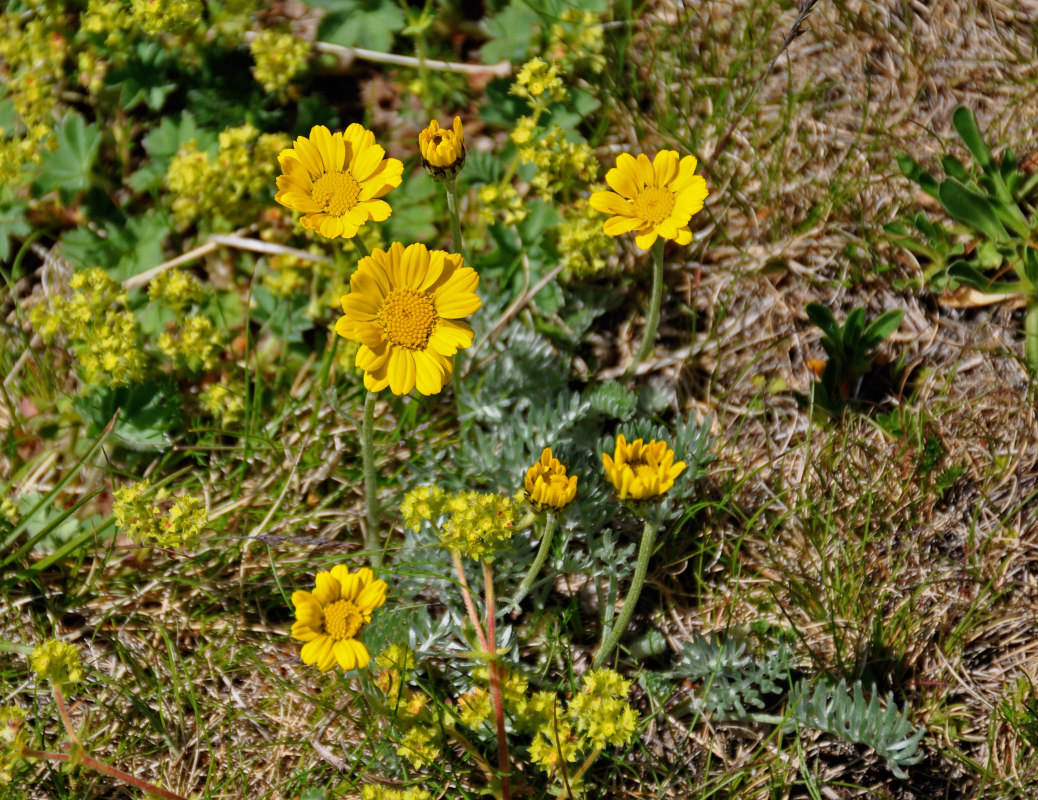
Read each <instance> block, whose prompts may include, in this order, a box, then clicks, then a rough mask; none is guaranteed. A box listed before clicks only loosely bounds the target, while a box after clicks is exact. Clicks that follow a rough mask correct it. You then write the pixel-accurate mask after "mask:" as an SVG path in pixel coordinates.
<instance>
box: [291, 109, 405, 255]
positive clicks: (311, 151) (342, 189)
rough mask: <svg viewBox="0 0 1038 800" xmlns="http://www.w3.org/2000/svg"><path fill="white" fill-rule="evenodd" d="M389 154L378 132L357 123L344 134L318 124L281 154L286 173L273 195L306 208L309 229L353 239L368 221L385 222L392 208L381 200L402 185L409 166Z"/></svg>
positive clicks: (295, 207) (327, 234)
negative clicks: (378, 140) (377, 137)
mask: <svg viewBox="0 0 1038 800" xmlns="http://www.w3.org/2000/svg"><path fill="white" fill-rule="evenodd" d="M385 154H386V151H385V150H384V149H382V147H381V146H380V145H377V144H375V134H373V133H372V132H371V131H369V130H366V129H365V128H364V127H363V126H361V125H358V124H357V123H353V124H352V125H350V126H349V127H348V128H347V129H346V132H345V133H340V132H338V131H337V132H336V133H331V132H330V131H329V130H328V129H327V128H326V127H324V125H315V126H314V127H313V128H311V129H310V136H309V137H306V136H300V137H299V138H298V139H296V141H295V146H294V147H290V148H289V149H287V150H282V151H281V154H280V155H279V156H278V162H279V163H280V164H281V170H282V172H283V173H284V174H283V175H281V176H280V177H279V178H278V179H277V183H278V193H277V194H276V195H275V196H274V199H275V200H276V201H277V202H279V203H280V204H281V205H283V206H285V207H286V208H293V209H295V210H296V211H302V212H303V218H302V220H301V222H302V224H303V227H304V228H309V229H310V230H312V231H317V232H318V233H320V234H321V235H322V236H326V237H328V238H329V239H334V238H335V237H337V236H341V237H342V238H344V239H351V238H353V237H354V236H356V235H357V231H358V230H359V229H360V226H361V225H363V224H364V223H365V222H368V221H369V220H374V221H375V222H382V221H383V220H386V219H389V215H390V214H391V213H392V212H393V209H392V208H390V206H389V203H387V202H386V201H385V200H379V199H378V198H380V197H382V196H383V195H385V194H388V193H389V192H390V190H392V189H394V188H396V187H397V186H399V185H400V181H401V180H402V175H403V171H404V165H403V163H401V162H400V161H399V160H397V159H395V158H384V156H385Z"/></svg>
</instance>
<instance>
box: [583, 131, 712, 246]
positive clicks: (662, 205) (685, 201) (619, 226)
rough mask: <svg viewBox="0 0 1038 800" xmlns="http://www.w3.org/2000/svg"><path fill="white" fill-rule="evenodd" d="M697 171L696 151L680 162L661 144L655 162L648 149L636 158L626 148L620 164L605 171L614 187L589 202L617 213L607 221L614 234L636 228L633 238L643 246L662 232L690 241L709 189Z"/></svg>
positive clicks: (610, 212) (673, 151)
mask: <svg viewBox="0 0 1038 800" xmlns="http://www.w3.org/2000/svg"><path fill="white" fill-rule="evenodd" d="M695 171H696V157H695V156H685V157H684V158H682V159H681V161H680V162H679V161H678V153H677V151H676V150H661V151H660V152H659V153H657V154H656V158H655V159H653V161H652V162H651V163H650V162H649V157H648V156H646V155H645V154H644V153H642V154H639V156H638V158H637V159H636V158H635V157H634V156H632V155H630V154H629V153H621V154H620V155H619V156H617V158H616V167H614V168H613V169H611V170H609V172H607V173H606V183H608V184H609V185H610V186H611V187H612V188H613V189H614V190H615V191H613V192H594V193H593V194H592V195H591V198H590V201H589V202H590V205H591V207H592V208H594V209H595V210H596V211H602V212H604V213H606V214H615V215H616V216H614V217H610V218H609V219H607V220H606V222H605V225H604V226H603V230H604V231H605V232H606V233H608V234H609V235H610V236H620V235H621V234H624V233H627V232H628V231H635V239H634V243H635V244H637V245H638V246H639V247H640V248H642V249H643V250H647V249H648V248H649V247H651V246H652V244H653V242H655V241H656V237H657V236H662V237H663V238H664V239H673V240H674V241H676V242H677V243H678V244H688V243H689V242H691V241H692V232H691V231H690V230H689V229H688V221H689V220H690V219H691V218H692V215H693V214H695V213H696V212H698V211H699V210H700V209H701V208H702V207H703V201H704V200H705V199H706V196H707V194H709V193H708V192H707V189H706V181H705V180H704V179H703V177H702V176H701V175H694V174H693V173H694V172H695Z"/></svg>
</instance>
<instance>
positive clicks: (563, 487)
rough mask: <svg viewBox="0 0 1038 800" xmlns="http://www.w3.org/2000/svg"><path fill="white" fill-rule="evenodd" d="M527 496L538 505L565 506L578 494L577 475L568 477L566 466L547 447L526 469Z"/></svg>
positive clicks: (549, 506)
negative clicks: (538, 458) (534, 462)
mask: <svg viewBox="0 0 1038 800" xmlns="http://www.w3.org/2000/svg"><path fill="white" fill-rule="evenodd" d="M526 496H527V497H528V498H529V499H530V502H531V503H534V504H535V505H536V506H538V507H548V508H556V509H560V508H565V507H566V506H568V505H569V504H570V503H572V502H573V498H574V497H576V496H577V476H576V475H572V476H570V477H566V467H564V466H563V465H562V463H561V462H560V461H559V460H558V459H557V458H554V457H553V456H552V454H551V448H550V447H545V448H544V451H543V452H542V453H541V457H540V460H539V461H538V462H537V463H536V464H534V465H533V466H532V467H530V468H529V469H528V470H527V471H526Z"/></svg>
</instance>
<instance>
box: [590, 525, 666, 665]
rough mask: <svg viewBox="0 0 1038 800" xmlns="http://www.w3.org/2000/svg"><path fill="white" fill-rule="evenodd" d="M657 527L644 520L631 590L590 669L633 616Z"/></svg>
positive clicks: (604, 656)
mask: <svg viewBox="0 0 1038 800" xmlns="http://www.w3.org/2000/svg"><path fill="white" fill-rule="evenodd" d="M658 529H659V526H658V525H657V523H655V522H653V521H652V520H645V528H644V529H643V530H642V541H641V544H640V545H639V546H638V563H637V564H635V566H634V577H633V578H632V579H631V588H630V589H629V590H628V591H627V597H625V598H624V607H623V608H622V609H621V610H620V614H619V615H618V616H617V618H616V620H615V621H614V622H613V625H612V627H610V628H609V630H608V631H607V632H604V633H603V634H602V644H601V645H600V646H599V648H598V652H597V653H595V661H594V663H593V664H592V667H591V668H592V669H598V668H599V667H601V666H602V665H603V664H604V663H605V661H606V659H607V658H609V656H610V654H611V653H612V652H613V650H614V649H615V648H616V645H617V644H619V642H620V637H621V636H623V635H624V632H625V631H626V630H627V624H628V623H629V622H630V621H631V616H632V615H633V614H634V607H635V606H636V605H637V604H638V595H640V594H641V593H642V586H644V585H645V574H646V572H648V570H649V557H650V556H651V555H652V548H653V545H655V543H656V532H657V531H658Z"/></svg>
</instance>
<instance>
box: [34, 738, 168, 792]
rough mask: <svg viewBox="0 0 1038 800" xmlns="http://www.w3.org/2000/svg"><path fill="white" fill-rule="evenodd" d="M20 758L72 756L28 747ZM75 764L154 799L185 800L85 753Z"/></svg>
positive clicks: (61, 758)
mask: <svg viewBox="0 0 1038 800" xmlns="http://www.w3.org/2000/svg"><path fill="white" fill-rule="evenodd" d="M22 756H23V757H25V758H42V759H46V760H47V761H72V756H71V755H69V754H68V753H51V752H48V751H46V750H33V749H31V748H28V747H23V748H22ZM76 762H77V763H78V764H79V765H80V766H83V767H89V768H90V769H92V770H96V771H97V772H100V773H101V774H102V775H107V776H108V777H110V778H115V779H116V780H119V781H122V782H123V783H128V784H129V785H130V786H133V787H134V788H137V789H140V790H141V791H143V792H147V793H148V794H153V795H155V796H156V797H161V798H163V800H187V798H186V797H184V796H183V795H179V794H177V793H176V792H171V791H169V790H168V789H163V788H161V787H159V786H155V785H153V784H150V783H148V782H147V781H144V780H141V779H140V778H138V777H137V776H136V775H131V774H130V773H129V772H123V771H122V770H121V769H118V768H117V767H113V766H111V765H110V764H106V763H104V762H103V761H98V760H97V759H96V758H94V757H93V756H89V755H87V754H86V753H80V754H78V755H77V756H76Z"/></svg>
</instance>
